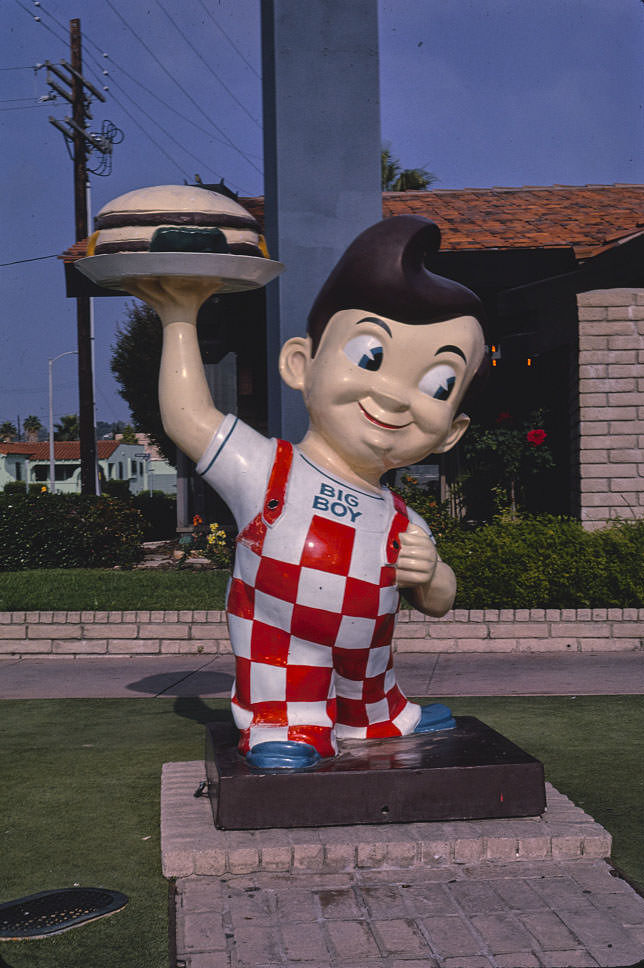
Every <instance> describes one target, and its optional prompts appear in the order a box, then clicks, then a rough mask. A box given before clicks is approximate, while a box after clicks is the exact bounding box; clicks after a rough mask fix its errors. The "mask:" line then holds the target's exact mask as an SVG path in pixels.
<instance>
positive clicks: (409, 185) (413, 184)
mask: <svg viewBox="0 0 644 968" xmlns="http://www.w3.org/2000/svg"><path fill="white" fill-rule="evenodd" d="M380 181H381V185H382V190H383V192H411V191H416V192H422V191H424V190H425V189H427V188H429V186H430V185H431V184H433V183H434V182H435V181H438V176H437V175H434V174H433V172H431V171H427V169H426V168H402V167H401V164H400V161H399V160H398V158H394V156H393V154H392V153H391V146H390V145H385V147H384V148H383V149H382V151H381V153H380Z"/></svg>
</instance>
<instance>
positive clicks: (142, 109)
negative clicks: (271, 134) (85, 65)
mask: <svg viewBox="0 0 644 968" xmlns="http://www.w3.org/2000/svg"><path fill="white" fill-rule="evenodd" d="M90 42H91V43H92V45H93V46H94V47H96V49H97V50H100V48H99V47H97V45H96V44H95V43H94V41H91V39H90ZM108 56H109V55H108ZM88 57H89V59H90V60H92V61H94V63H98V62H97V60H96V57H95V56H94V55H93V54H89V55H88ZM109 60H110V61H111V60H112V58H111V57H109ZM114 64H115V65H116V66H117V67H118V69H119V70H123V71H124V69H123V68H122V67H121V66H120V65H118V64H116V61H114ZM97 69H98V68H97ZM124 73H125V74H126V75H127V76H128V77H130V79H131V80H133V81H134V82H135V83H139V82H138V81H137V80H136V78H135V77H132V75H131V74H129V73H128V72H127V71H124ZM109 77H110V81H111V83H112V84H114V85H115V86H116V87H117V88H118V89H119V90H120V91H121V92H122V94H123V96H124V97H126V98H127V99H128V100H129V101H130V102H131V103H132V104H133V105H134V106H135V107H136V109H137V110H138V111H140V112H141V113H142V114H143V115H145V117H146V118H147V119H148V120H149V121H151V122H152V124H154V125H155V127H157V128H158V129H159V130H160V131H162V132H163V133H164V134H165V136H166V137H167V138H168V139H169V140H170V141H173V142H174V143H175V144H176V145H177V147H179V148H180V149H181V150H182V151H184V152H186V154H188V155H190V157H191V158H193V159H194V160H195V161H196V162H198V163H199V164H200V165H202V166H204V167H205V168H206V169H207V170H209V171H213V169H212V167H211V163H210V162H207V161H204V160H203V158H199V157H197V155H195V154H194V152H192V151H190V150H189V149H188V148H186V147H185V145H184V144H182V143H181V142H180V141H178V140H177V139H176V138H175V137H174V135H173V134H171V133H170V131H168V130H167V129H166V128H164V127H163V125H161V124H160V123H159V122H158V121H156V120H155V119H154V118H153V117H152V115H151V114H149V113H148V112H147V111H146V110H145V108H143V107H142V106H141V105H140V104H139V102H138V101H136V100H135V99H134V98H133V97H132V95H131V94H129V93H128V92H127V91H126V89H125V88H124V87H123V85H122V84H120V83H119V81H117V80H116V78H115V77H113V76H112V75H109ZM139 86H140V87H143V89H144V90H145V91H148V93H150V94H153V92H152V91H149V90H148V88H146V87H145V85H141V84H139ZM110 93H111V95H112V97H113V98H114V100H115V101H116V102H117V104H118V105H119V107H121V108H122V109H123V110H124V111H125V110H126V108H125V106H124V105H123V103H122V102H121V101H119V100H118V98H116V96H115V94H114V92H113V91H112V90H111V89H110ZM159 100H161V99H159ZM161 103H164V102H163V101H162V102H161ZM165 106H166V107H167V105H165ZM127 113H128V116H129V117H130V119H131V120H132V121H133V122H134V124H135V125H136V126H137V127H138V128H139V129H140V130H141V131H142V133H143V134H144V135H145V136H146V137H148V138H150V139H151V140H152V141H153V143H154V144H155V145H156V147H158V148H159V150H161V151H162V150H163V149H162V148H161V146H160V145H159V144H158V142H156V141H154V139H153V138H152V136H151V135H150V134H149V132H148V131H147V130H146V129H145V128H144V127H143V125H142V124H141V123H140V122H139V121H137V120H136V119H135V118H134V117H133V115H132V114H130V113H129V112H127ZM176 113H177V114H179V112H176ZM179 116H180V117H183V115H181V114H179ZM185 120H187V119H185ZM191 123H192V122H191ZM196 127H197V128H198V130H199V131H200V132H201V133H202V134H205V135H206V137H213V136H212V135H211V134H210V133H209V132H207V131H205V130H204V129H203V128H200V127H199V126H198V125H197V126H196ZM166 157H167V158H169V159H170V160H171V161H172V162H173V164H174V165H175V166H176V167H177V168H178V169H179V171H181V173H182V175H183V176H184V177H186V172H185V171H184V170H183V168H182V166H181V165H180V164H179V163H178V162H177V160H176V159H174V158H171V156H170V155H169V154H168V153H167V152H166ZM216 174H218V175H219V177H220V178H221V177H223V176H222V175H221V173H219V172H217V173H216ZM230 184H231V185H233V187H236V188H239V190H240V192H243V191H244V189H242V188H240V186H239V185H235V184H234V182H231V183H230Z"/></svg>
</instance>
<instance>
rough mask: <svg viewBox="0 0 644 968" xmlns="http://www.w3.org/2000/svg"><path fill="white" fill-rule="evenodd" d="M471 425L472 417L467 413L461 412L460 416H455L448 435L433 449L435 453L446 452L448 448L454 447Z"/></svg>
mask: <svg viewBox="0 0 644 968" xmlns="http://www.w3.org/2000/svg"><path fill="white" fill-rule="evenodd" d="M469 425H470V418H469V417H468V416H467V414H466V413H459V415H458V417H454V419H453V420H452V426H451V427H450V428H449V431H448V433H447V435H446V436H445V437H444V439H443V441H442V443H440V444H437V445H436V446H435V447H434V448H433V449H432V453H433V454H445V453H446V452H447V451H448V450H451V449H452V447H454V446H455V445H456V444H457V443H458V442H459V440H460V439H461V437H462V436H463V434H464V433H465V431H466V430H467V428H468V427H469Z"/></svg>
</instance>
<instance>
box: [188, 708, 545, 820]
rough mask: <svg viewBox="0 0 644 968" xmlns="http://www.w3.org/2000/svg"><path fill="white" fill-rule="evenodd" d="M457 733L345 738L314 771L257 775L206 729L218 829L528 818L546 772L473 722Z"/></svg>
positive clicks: (230, 733)
mask: <svg viewBox="0 0 644 968" xmlns="http://www.w3.org/2000/svg"><path fill="white" fill-rule="evenodd" d="M456 723H457V725H456V728H455V729H451V730H443V731H441V732H437V733H424V734H418V735H416V734H414V735H413V736H403V737H400V738H395V739H385V740H366V741H352V742H350V743H345V744H343V746H342V748H341V752H340V753H339V755H338V756H336V757H335V758H334V759H330V760H323V761H322V762H321V764H320V765H319V766H317V767H316V768H314V769H313V770H311V771H306V772H299V773H256V772H253V770H251V769H250V768H249V767H248V766H247V765H246V762H245V761H244V759H243V757H241V756H240V755H239V753H238V752H237V748H236V743H237V733H236V730H235V728H234V726H233V725H232V723H231V724H227V723H212V724H210V725H207V726H206V775H207V777H208V793H209V796H210V802H211V806H212V813H213V818H214V821H215V826H216V827H218V828H219V829H221V830H259V829H265V828H268V827H332V826H338V825H347V824H377V823H419V822H426V821H436V820H476V819H483V818H495V817H532V816H538V815H539V814H541V813H543V811H544V809H545V804H546V797H545V788H544V776H543V766H542V764H541V763H540V762H539V761H538V760H536V759H535V758H534V757H533V756H530V755H529V754H528V753H525V752H524V751H523V750H521V749H519V747H518V746H515V745H514V743H511V742H510V741H509V740H507V739H505V737H504V736H501V734H500V733H497V732H495V731H494V730H493V729H490V728H489V726H486V725H485V724H484V723H482V722H480V721H479V720H478V719H475V718H474V717H472V716H459V717H457V718H456Z"/></svg>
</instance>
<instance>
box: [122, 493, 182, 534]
mask: <svg viewBox="0 0 644 968" xmlns="http://www.w3.org/2000/svg"><path fill="white" fill-rule="evenodd" d="M131 503H132V506H133V507H135V508H136V509H137V510H138V511H140V512H141V514H142V515H143V518H144V535H143V536H144V540H145V541H162V540H164V539H166V538H174V537H175V536H176V533H177V499H176V497H175V496H174V495H173V494H166V493H165V492H164V491H141V493H140V494H136V495H135V496H134V497H133V498H132V501H131Z"/></svg>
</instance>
